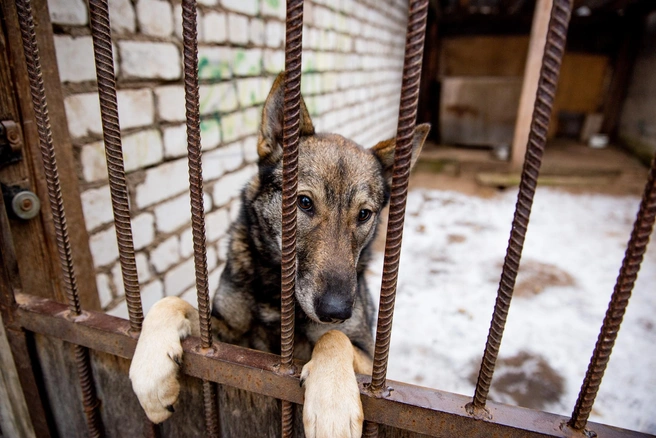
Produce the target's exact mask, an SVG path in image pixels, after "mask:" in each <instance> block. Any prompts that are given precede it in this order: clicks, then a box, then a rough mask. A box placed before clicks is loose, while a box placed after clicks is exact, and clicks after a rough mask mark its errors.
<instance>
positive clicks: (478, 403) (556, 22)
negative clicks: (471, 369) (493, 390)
mask: <svg viewBox="0 0 656 438" xmlns="http://www.w3.org/2000/svg"><path fill="white" fill-rule="evenodd" d="M571 10H572V0H554V3H553V7H552V9H551V18H550V21H549V31H548V33H547V42H546V45H545V47H544V56H543V57H542V68H541V70H540V79H539V82H538V91H537V96H536V100H535V109H534V110H533V120H532V121H531V133H530V135H529V139H528V146H527V149H526V157H525V159H524V168H523V170H522V176H521V182H520V185H519V194H518V195H517V205H516V207H515V216H514V218H513V222H512V228H511V232H510V239H509V242H508V249H507V251H506V258H505V261H504V264H503V270H502V272H501V280H500V282H499V290H498V293H497V300H496V304H495V306H494V313H493V315H492V322H491V325H490V331H489V333H488V338H487V343H486V345H485V353H484V354H483V360H482V364H481V369H480V371H479V375H478V381H477V383H476V392H475V394H474V399H473V402H472V404H471V405H469V408H470V412H472V413H473V410H472V409H473V408H475V409H483V408H484V407H485V403H486V401H487V395H488V392H489V391H490V384H491V383H492V374H493V373H494V366H495V364H496V360H497V356H498V354H499V347H500V346H501V338H502V336H503V330H504V327H505V325H506V318H507V316H508V309H509V308H510V300H511V298H512V294H513V289H514V287H515V280H516V279H517V271H518V269H519V262H520V259H521V256H522V249H523V247H524V238H525V237H526V229H527V227H528V221H529V217H530V215H531V207H532V205H533V196H534V195H535V188H536V186H537V179H538V174H539V172H540V165H541V164H542V155H543V153H544V146H545V144H546V142H547V130H548V128H549V119H550V118H551V108H552V106H553V101H554V97H555V94H556V85H557V83H558V76H559V74H560V64H561V61H562V58H563V53H564V51H565V41H566V38H567V26H568V24H569V19H570V14H571Z"/></svg>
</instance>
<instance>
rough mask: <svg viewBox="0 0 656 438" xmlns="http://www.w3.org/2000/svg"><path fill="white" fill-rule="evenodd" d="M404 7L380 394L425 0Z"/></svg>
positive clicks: (379, 348)
mask: <svg viewBox="0 0 656 438" xmlns="http://www.w3.org/2000/svg"><path fill="white" fill-rule="evenodd" d="M408 4H409V7H408V30H407V33H406V45H405V59H404V61H403V82H402V85H401V104H400V107H399V121H398V126H397V131H396V148H395V152H394V173H393V176H392V188H391V197H390V210H389V220H388V225H387V236H386V239H385V258H384V262H383V279H382V285H381V289H380V306H379V309H378V325H377V327H376V345H375V350H374V364H373V372H372V375H371V385H370V390H371V392H372V393H374V394H376V393H377V394H381V393H382V391H383V387H384V385H385V380H386V377H387V361H388V358H389V347H390V339H391V336H392V318H393V316H394V302H395V300H396V285H397V280H398V273H399V262H400V258H401V243H402V239H403V224H404V221H405V205H406V200H407V197H408V180H409V177H410V163H411V158H412V141H413V137H414V134H415V123H416V121H417V103H418V101H419V83H420V80H421V67H422V60H423V56H424V40H425V34H426V19H427V16H428V0H410V1H409V3H408ZM377 435H378V425H377V424H375V423H369V422H368V423H367V424H366V426H365V436H368V437H372V436H374V437H375V436H377Z"/></svg>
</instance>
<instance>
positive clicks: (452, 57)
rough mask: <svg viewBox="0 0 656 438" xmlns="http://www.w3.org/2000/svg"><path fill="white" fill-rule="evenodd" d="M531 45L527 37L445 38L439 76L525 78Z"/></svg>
mask: <svg viewBox="0 0 656 438" xmlns="http://www.w3.org/2000/svg"><path fill="white" fill-rule="evenodd" d="M528 45H529V38H528V36H523V35H519V36H517V35H511V36H480V35H478V36H464V37H450V38H444V40H443V42H442V50H441V54H440V69H439V75H440V77H443V78H444V77H448V76H512V77H521V76H522V74H523V73H524V65H525V64H526V54H527V51H528Z"/></svg>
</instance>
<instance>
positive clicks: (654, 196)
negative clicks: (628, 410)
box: [569, 156, 656, 429]
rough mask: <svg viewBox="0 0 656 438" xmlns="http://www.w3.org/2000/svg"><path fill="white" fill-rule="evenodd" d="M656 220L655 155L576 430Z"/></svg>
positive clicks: (573, 424) (576, 414)
mask: <svg viewBox="0 0 656 438" xmlns="http://www.w3.org/2000/svg"><path fill="white" fill-rule="evenodd" d="M655 219H656V156H654V159H653V160H652V162H651V169H650V171H649V176H648V178H647V184H646V185H645V191H644V193H643V195H642V201H641V202H640V209H639V210H638V216H637V217H636V221H635V223H634V224H633V231H632V232H631V238H630V239H629V243H628V246H627V249H626V253H625V255H624V260H623V261H622V267H621V268H620V273H619V275H618V277H617V282H616V284H615V289H614V290H613V295H612V296H611V299H610V303H609V304H608V310H607V311H606V316H605V317H604V322H603V324H602V326H601V331H600V332H599V338H598V339H597V344H596V345H595V348H594V351H593V353H592V358H591V359H590V364H589V365H588V371H587V372H586V375H585V379H584V380H583V385H582V386H581V391H580V392H579V396H578V399H577V401H576V405H575V407H574V411H573V412H572V418H571V419H570V421H569V425H570V426H571V427H572V428H574V429H583V428H584V427H585V425H586V423H587V421H588V417H589V416H590V412H591V411H592V405H593V404H594V401H595V398H596V397H597V391H599V386H600V385H601V379H602V378H603V377H604V372H605V371H606V366H607V365H608V361H609V360H610V355H611V353H612V351H613V346H614V345H615V340H616V339H617V334H618V333H619V331H620V325H621V324H622V319H623V318H624V312H625V311H626V307H627V306H628V305H629V299H630V298H631V292H632V291H633V286H634V284H635V281H636V279H637V278H638V271H639V270H640V264H641V263H642V259H643V256H644V255H645V251H646V250H647V245H648V244H649V236H650V235H651V233H652V230H653V229H654V220H655Z"/></svg>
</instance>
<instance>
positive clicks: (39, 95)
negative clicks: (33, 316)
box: [16, 0, 82, 315]
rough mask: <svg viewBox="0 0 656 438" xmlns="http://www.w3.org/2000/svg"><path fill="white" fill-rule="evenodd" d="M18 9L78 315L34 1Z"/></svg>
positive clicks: (67, 284) (22, 1)
mask: <svg viewBox="0 0 656 438" xmlns="http://www.w3.org/2000/svg"><path fill="white" fill-rule="evenodd" d="M16 11H17V13H18V18H19V21H20V28H21V36H22V38H23V50H24V53H25V64H26V66H27V74H28V78H29V81H30V92H31V95H32V105H33V109H34V117H35V119H36V125H37V131H38V134H39V148H40V151H41V159H42V162H43V168H44V170H45V176H46V184H47V186H48V198H49V201H50V210H51V211H52V218H53V225H54V227H55V236H56V239H57V250H58V253H59V264H60V266H61V270H62V273H63V276H64V290H65V293H66V298H67V300H68V307H69V309H70V311H71V312H72V313H73V314H75V315H79V314H80V312H81V311H82V309H81V307H80V298H79V294H78V290H77V280H76V277H75V268H74V266H73V256H72V252H71V243H70V240H69V237H68V225H67V224H66V213H65V212H64V201H63V199H62V193H61V185H60V183H59V170H58V168H57V158H56V157H55V147H54V145H53V142H52V130H51V128H50V117H49V115H48V103H47V102H46V92H45V87H44V85H43V76H42V73H41V59H40V57H39V48H38V46H37V43H36V32H35V30H34V18H33V16H32V5H31V4H30V0H18V1H16Z"/></svg>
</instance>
